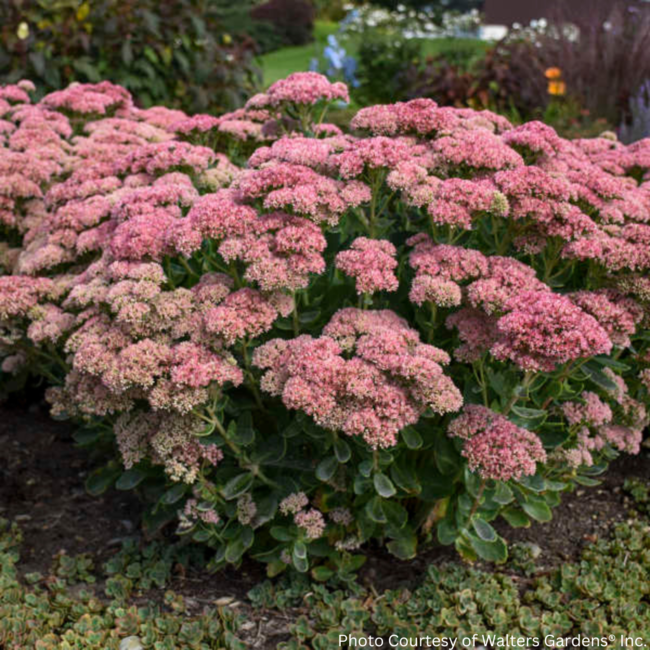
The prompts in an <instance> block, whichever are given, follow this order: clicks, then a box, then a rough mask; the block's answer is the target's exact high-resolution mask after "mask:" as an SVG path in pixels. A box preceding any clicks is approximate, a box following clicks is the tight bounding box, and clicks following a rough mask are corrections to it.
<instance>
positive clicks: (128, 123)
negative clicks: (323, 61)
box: [0, 73, 650, 579]
mask: <svg viewBox="0 0 650 650" xmlns="http://www.w3.org/2000/svg"><path fill="white" fill-rule="evenodd" d="M32 90H33V85H32V84H31V83H30V82H28V81H23V82H20V83H18V84H17V85H14V86H7V87H4V88H3V89H2V90H0V138H1V142H2V152H1V154H0V220H1V222H2V235H3V243H2V245H1V246H2V267H3V269H4V275H3V276H2V277H1V278H0V318H1V319H2V351H3V356H4V360H3V363H2V369H3V385H4V386H5V390H9V389H10V388H12V387H15V386H16V385H18V384H20V381H21V379H23V378H24V377H25V376H27V375H30V376H31V377H32V380H33V379H34V378H36V379H40V380H41V381H43V382H46V383H47V384H48V385H49V388H48V391H47V397H48V400H49V401H50V403H51V405H52V413H53V415H54V416H56V417H67V418H71V419H72V420H74V421H75V422H77V423H78V424H79V425H80V428H79V433H78V440H79V441H80V442H82V443H84V444H87V445H89V446H92V447H94V448H96V449H97V450H103V451H102V453H105V454H106V453H108V452H109V451H110V449H112V448H114V449H115V450H116V452H117V453H116V455H115V458H110V453H109V458H110V461H109V462H108V464H107V465H106V466H105V467H104V468H102V469H101V470H99V471H97V472H96V473H94V474H93V475H92V476H91V477H90V479H89V481H88V488H89V489H90V490H91V491H93V492H100V491H102V490H103V489H106V488H107V487H108V486H109V485H112V484H116V486H117V487H118V488H119V489H129V488H135V489H137V490H138V491H139V492H140V493H141V494H142V496H143V497H144V498H145V499H146V500H147V501H148V502H149V503H150V504H151V509H150V511H149V514H148V515H147V520H146V523H147V524H148V525H150V526H156V525H162V524H163V523H165V522H169V521H171V520H172V519H177V526H178V531H179V532H180V533H183V534H187V535H189V536H191V537H192V538H193V539H194V540H195V541H198V542H202V543H205V544H207V545H209V546H211V547H213V548H214V549H215V555H214V559H213V562H212V564H213V566H214V567H215V568H216V567H219V566H222V565H223V564H225V563H232V564H238V563H240V561H241V560H242V558H243V556H244V555H249V556H251V557H253V558H256V559H257V560H259V561H262V562H265V563H267V565H268V571H269V574H270V575H274V574H277V573H278V572H280V571H283V570H284V569H285V568H287V567H294V568H295V569H297V570H298V571H302V572H305V571H307V570H309V569H312V570H313V575H314V576H315V577H316V578H319V579H326V578H327V577H329V576H331V575H333V574H334V573H336V574H338V575H339V576H343V577H345V576H347V575H350V574H351V573H353V572H354V571H355V570H356V569H357V568H358V567H359V566H360V565H361V563H362V562H363V559H364V556H363V546H364V544H365V543H367V542H369V541H371V540H375V541H377V542H379V543H383V544H385V545H386V546H387V547H388V549H389V550H390V551H391V552H392V553H394V554H395V555H397V556H398V557H401V558H409V557H412V556H414V555H415V553H416V551H417V547H418V544H421V543H422V542H423V541H426V540H429V539H431V538H435V539H437V540H438V541H439V542H441V543H442V544H454V545H455V547H456V548H457V550H458V551H459V552H460V554H461V555H462V556H463V557H465V558H467V559H470V560H472V559H475V558H477V557H480V558H483V559H487V560H494V561H503V560H505V558H506V554H507V547H506V544H505V541H504V540H503V539H502V538H501V537H500V536H499V535H498V534H497V532H496V531H495V529H494V527H493V526H492V525H491V523H490V522H492V521H494V520H495V519H496V518H497V517H503V518H504V519H505V520H506V521H507V522H508V523H509V524H511V525H513V526H526V525H528V524H529V523H530V520H531V519H536V520H539V521H548V520H549V519H550V518H551V516H552V514H551V508H552V507H553V506H554V505H556V504H557V503H558V502H559V500H560V494H561V493H562V492H569V491H571V490H572V489H573V488H574V487H575V486H576V485H577V484H580V485H586V486H590V485H593V484H595V483H596V479H595V478H594V477H595V476H597V475H598V474H600V473H602V472H603V471H604V470H605V469H606V467H607V464H608V462H609V461H611V460H612V459H613V458H614V457H615V456H616V455H617V454H618V453H619V452H629V453H637V452H638V451H639V448H640V445H641V444H642V438H643V431H644V428H645V427H646V425H647V421H648V418H647V414H646V407H647V404H648V391H649V388H650V353H649V351H648V347H649V342H650V334H649V332H648V322H649V320H650V277H649V276H648V268H649V267H650V171H649V170H650V140H644V141H640V142H637V143H635V144H633V145H630V146H624V145H622V144H620V143H619V142H617V141H616V139H615V137H613V136H612V135H611V134H609V135H608V134H605V135H603V136H602V137H600V138H595V139H590V140H575V141H568V140H564V139H562V138H560V137H559V136H558V135H557V134H556V133H555V131H554V130H553V129H551V128H550V127H548V126H546V125H544V124H543V123H540V122H530V123H526V124H522V125H520V126H513V125H512V124H510V123H509V122H508V121H507V120H506V119H504V118H503V117H500V116H498V115H496V114H493V113H491V112H489V111H482V112H476V111H473V110H469V109H456V108H440V107H438V106H437V105H436V103H435V102H433V101H431V100H426V99H418V100H414V101H410V102H407V103H398V104H393V105H378V106H370V107H367V108H364V109H362V110H360V111H359V112H358V113H357V115H356V116H355V117H354V118H353V119H352V121H351V123H350V125H349V129H348V130H346V132H343V131H342V130H341V129H340V128H338V127H337V126H335V125H333V124H329V123H327V122H325V121H324V119H325V115H326V109H327V108H328V106H330V105H332V104H338V103H341V102H345V101H346V100H347V98H348V94H347V89H346V87H345V86H344V85H343V84H340V83H334V84H332V83H330V82H329V81H328V80H327V79H326V78H325V77H323V76H321V75H318V74H316V73H296V74H293V75H291V76H290V77H288V78H287V79H284V80H281V81H278V82H277V83H275V84H274V85H273V86H271V88H270V89H269V90H268V92H267V93H265V94H259V95H256V96H254V97H252V98H251V99H250V100H249V102H248V104H247V105H246V106H245V107H244V108H243V109H241V110H238V111H236V112H234V113H230V114H227V115H223V116H220V117H213V116H210V115H195V116H187V115H185V114H183V113H181V112H179V111H175V110H169V109H166V108H163V107H156V108H151V109H147V110H141V109H138V108H137V107H135V106H134V104H133V102H132V100H131V97H130V96H129V94H128V93H127V92H126V91H125V90H124V89H123V88H120V87H118V86H115V85H112V84H111V83H108V82H103V83H100V84H96V85H73V86H70V87H69V88H67V89H65V90H62V91H58V92H54V93H52V94H50V95H46V96H45V97H44V98H43V99H42V100H41V101H40V102H38V103H36V104H33V103H31V102H30V97H29V94H30V92H31V91H32Z"/></svg>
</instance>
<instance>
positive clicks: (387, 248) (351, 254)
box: [336, 237, 399, 293]
mask: <svg viewBox="0 0 650 650" xmlns="http://www.w3.org/2000/svg"><path fill="white" fill-rule="evenodd" d="M396 253H397V251H396V249H395V246H393V244H391V243H390V242H389V241H385V240H377V239H368V238H367V237H359V238H357V239H355V240H354V241H353V242H352V245H351V246H350V250H347V251H341V252H340V253H339V254H338V255H337V256H336V267H337V268H339V269H341V271H343V273H345V274H346V275H349V276H351V277H353V278H354V279H355V281H356V287H357V293H374V292H375V291H395V290H396V289H397V287H398V285H399V281H398V279H397V276H396V275H395V268H396V267H397V260H396V259H395V255H396Z"/></svg>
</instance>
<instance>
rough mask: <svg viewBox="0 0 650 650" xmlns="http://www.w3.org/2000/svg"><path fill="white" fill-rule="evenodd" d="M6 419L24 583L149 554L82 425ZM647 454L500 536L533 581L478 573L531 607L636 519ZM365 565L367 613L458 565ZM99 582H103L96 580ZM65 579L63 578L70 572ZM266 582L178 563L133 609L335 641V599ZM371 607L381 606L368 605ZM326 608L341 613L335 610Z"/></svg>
mask: <svg viewBox="0 0 650 650" xmlns="http://www.w3.org/2000/svg"><path fill="white" fill-rule="evenodd" d="M0 414H1V424H0V440H1V441H2V443H3V448H4V449H5V450H6V451H5V464H4V468H3V470H2V474H1V475H0V476H1V480H0V504H2V505H1V509H0V516H1V517H3V518H7V519H9V520H10V521H15V522H18V523H19V526H20V529H21V531H22V534H23V542H22V545H21V547H20V563H19V565H18V566H19V576H20V580H21V581H22V582H24V581H25V580H26V578H27V579H29V577H30V574H33V573H34V572H38V573H40V574H42V575H43V576H50V577H46V578H45V579H44V581H43V580H41V581H40V582H41V583H42V584H43V585H47V584H48V583H49V584H50V586H51V583H52V581H53V580H54V578H53V577H51V576H52V574H53V569H52V567H53V566H56V562H57V560H56V558H57V556H59V555H60V554H61V553H65V554H66V555H68V556H70V557H73V556H78V555H79V554H87V555H88V556H90V557H91V558H92V560H93V563H94V567H101V566H102V565H104V563H105V562H106V561H108V560H110V558H111V557H114V556H117V555H119V554H120V553H121V552H123V551H121V550H120V549H121V548H123V544H124V542H125V541H126V540H127V539H129V538H131V539H135V540H137V543H138V544H139V546H140V548H141V549H146V548H147V544H148V540H147V539H146V538H145V536H144V535H143V534H142V533H141V531H140V530H139V527H138V523H137V522H138V520H139V517H140V510H141V508H140V505H139V503H138V501H137V500H136V498H135V497H134V496H133V494H132V493H125V492H120V491H117V490H109V491H108V492H107V493H106V494H105V495H103V496H102V497H93V496H90V495H88V494H87V493H86V491H85V489H84V479H85V477H86V476H87V475H88V473H89V470H90V468H91V467H92V461H91V460H89V458H88V455H87V453H86V451H85V450H81V449H78V448H75V447H74V445H73V440H72V434H73V427H72V426H71V425H70V424H69V423H65V422H55V421H53V420H51V419H49V417H48V415H47V412H46V410H45V407H44V405H35V404H32V405H31V406H28V405H26V404H23V403H18V404H14V405H3V406H2V409H1V410H0ZM649 455H650V454H649V453H648V451H647V450H644V451H643V452H642V453H641V454H640V455H639V456H636V457H631V456H625V457H622V458H620V459H619V460H617V461H616V462H614V463H613V465H612V467H611V469H610V471H609V472H608V473H607V475H606V476H605V478H604V480H603V482H602V484H601V485H600V486H599V487H595V488H585V489H579V490H578V491H577V492H576V493H575V494H572V495H565V497H564V498H563V502H562V505H561V506H559V507H558V508H557V509H556V511H555V516H554V518H553V521H552V522H551V523H549V524H538V523H535V524H533V525H532V526H531V527H530V528H528V529H517V530H513V529H509V528H507V527H505V526H504V527H500V526H497V528H498V529H499V532H500V533H502V534H503V535H504V536H506V537H507V539H508V541H509V542H510V543H511V544H513V545H514V548H517V546H516V544H517V543H519V544H520V545H521V546H519V548H526V547H527V545H531V546H528V548H534V549H535V552H534V553H533V555H537V549H539V555H537V557H536V558H535V559H534V561H533V564H534V573H532V574H531V573H528V574H527V573H526V572H525V571H524V570H523V569H522V567H525V565H523V564H522V563H521V562H520V563H517V562H516V561H510V562H509V563H508V564H507V565H506V566H505V567H502V568H499V569H497V568H496V567H491V566H490V565H488V564H485V563H481V565H480V567H479V568H480V569H481V570H483V571H485V572H486V573H485V574H484V575H485V576H486V579H487V576H488V575H492V576H507V577H508V578H509V579H511V580H512V581H513V583H514V584H515V585H516V586H517V587H518V588H519V590H520V593H521V594H522V599H523V595H524V594H525V593H526V591H528V590H532V589H534V588H535V586H536V580H538V579H539V578H540V577H542V578H543V577H544V576H549V575H550V574H552V573H553V571H554V570H555V569H557V568H558V567H561V566H562V565H567V564H569V563H575V564H578V563H579V562H580V559H581V555H582V553H583V551H584V549H585V547H588V546H590V545H593V544H594V543H595V542H597V540H599V539H600V540H607V539H608V538H609V537H610V535H612V533H613V531H614V530H615V528H616V526H617V525H618V524H620V523H621V522H623V521H625V520H626V519H627V518H628V517H629V516H630V514H631V511H630V507H631V506H632V505H633V502H632V501H631V499H630V497H629V496H628V495H627V494H626V492H625V491H624V490H623V485H624V482H625V481H626V479H630V478H638V479H640V480H641V481H642V482H644V483H648V484H650V463H648V460H649V458H648V456H649ZM577 513H579V516H577ZM628 522H629V520H628ZM161 536H163V537H164V539H163V541H164V543H165V544H166V545H168V544H170V543H173V541H174V535H173V532H172V531H171V530H167V531H164V532H163V533H161ZM160 548H163V547H160ZM631 548H632V546H631ZM635 550H637V549H636V547H635ZM145 553H146V551H145ZM367 557H368V559H367V562H366V565H365V566H364V567H363V569H362V571H361V573H360V576H359V586H358V587H356V588H355V591H356V595H357V599H355V600H353V601H350V602H351V603H352V604H353V606H358V604H359V603H360V602H364V599H365V598H366V596H364V595H363V594H364V593H366V595H368V594H374V598H375V600H374V602H371V601H370V600H367V601H365V602H366V604H367V606H368V611H369V612H370V611H371V610H372V609H373V608H375V607H376V603H377V601H378V600H381V599H377V595H379V594H383V595H382V596H381V598H384V597H385V596H386V595H387V594H388V595H389V597H390V594H393V595H394V594H395V593H403V594H410V593H412V592H414V591H415V590H417V589H418V587H420V586H421V585H422V583H423V576H427V573H428V572H429V571H430V570H431V566H432V565H437V566H440V567H441V570H443V571H445V575H448V574H449V573H450V572H451V573H453V571H454V568H453V567H454V566H455V565H456V563H457V559H456V557H455V556H454V554H453V552H452V551H451V550H450V549H449V548H444V547H439V546H433V545H432V546H430V547H429V548H427V549H423V552H422V553H421V554H420V555H419V556H418V558H417V559H416V560H413V561H408V562H403V561H398V560H396V559H395V558H394V557H391V556H389V555H388V554H387V553H386V552H385V551H381V550H378V549H373V548H369V549H367ZM154 559H155V558H154ZM143 564H144V563H143ZM58 566H61V565H60V564H59V565H58ZM91 573H93V574H96V573H98V572H96V571H93V570H91ZM58 575H59V578H60V577H61V575H62V574H61V573H59V574H58ZM461 575H464V574H462V573H461ZM469 575H470V579H471V574H469ZM476 575H479V577H480V574H476ZM77 577H78V576H76V575H74V576H68V578H71V579H68V583H69V584H70V583H74V582H75V578H77ZM97 577H98V581H97V583H96V584H95V585H94V586H93V587H92V589H93V591H94V593H95V595H97V596H99V597H100V599H102V600H103V601H104V602H105V603H108V602H109V601H108V598H107V597H106V596H104V595H103V594H104V592H105V590H106V587H107V581H106V576H105V575H103V577H102V574H100V575H98V576H97ZM465 579H467V578H465ZM263 580H264V573H263V568H262V566H261V565H258V564H256V563H254V562H252V561H246V562H245V564H244V566H243V568H242V569H241V570H239V571H236V570H234V569H230V568H228V569H225V570H222V571H220V572H218V573H216V574H214V575H207V574H206V573H205V571H204V570H203V569H202V568H201V567H200V566H198V565H195V566H192V565H190V567H189V568H187V569H186V568H185V567H184V566H182V565H181V564H176V565H174V566H173V568H172V570H171V575H170V576H167V578H166V580H165V584H164V587H165V588H164V589H163V588H155V587H154V588H153V589H147V590H136V592H135V593H134V595H133V596H132V597H131V600H130V601H129V604H131V605H137V606H139V607H147V606H151V605H152V604H156V605H158V606H160V607H161V608H162V609H163V611H167V612H168V613H169V615H170V616H176V617H180V621H189V620H195V617H201V616H205V615H206V613H208V612H210V611H215V608H218V609H219V611H221V609H226V610H228V611H229V612H230V613H231V614H230V615H232V616H234V617H235V618H234V620H235V621H236V623H235V627H236V638H234V640H233V639H231V641H230V643H231V645H228V647H231V648H237V647H240V646H239V645H237V644H238V643H239V642H240V640H241V642H242V643H244V645H243V646H241V647H250V648H258V649H261V650H267V649H268V650H271V648H277V647H278V644H280V643H282V642H289V643H293V644H296V643H298V641H297V640H296V637H297V638H298V639H301V638H303V637H301V631H300V630H301V629H302V628H303V627H304V625H303V624H300V621H303V622H304V621H308V622H309V623H308V625H307V627H308V628H309V630H310V631H309V632H308V637H309V635H310V634H314V633H321V634H325V633H328V632H329V633H330V634H332V630H331V629H330V630H328V629H327V627H325V628H323V621H322V620H321V619H319V616H321V613H320V612H322V611H323V609H324V605H323V601H322V600H321V599H322V598H323V593H328V592H319V591H317V592H316V595H315V596H314V595H313V594H311V591H307V590H306V588H305V585H301V584H300V583H299V585H298V586H297V587H296V586H294V585H293V584H292V581H289V584H288V585H287V583H286V582H284V583H283V582H280V583H278V582H277V581H276V582H274V583H273V584H271V583H268V582H267V583H265V584H260V583H262V581H263ZM424 583H425V584H426V578H424ZM87 586H88V585H84V584H80V585H78V584H74V585H73V586H72V587H70V588H69V592H70V594H71V595H72V597H73V598H76V597H77V596H76V595H74V594H78V593H79V589H84V588H86V587H87ZM165 589H168V590H169V589H171V590H173V592H174V594H175V595H174V597H175V598H178V597H179V596H180V597H181V598H182V600H180V601H177V602H182V607H180V608H179V606H176V607H174V606H172V607H170V606H169V603H170V598H169V593H170V592H169V591H167V592H166V591H165ZM316 589H317V590H318V589H321V587H316ZM251 590H252V591H251ZM389 590H392V591H389ZM332 593H333V592H332ZM415 593H417V591H416V592H415ZM249 594H250V596H249ZM307 594H311V596H309V595H307ZM1 596H2V594H0V605H1V603H2V602H3V599H2V597H1ZM368 598H369V599H372V598H373V597H372V596H369V595H368ZM283 599H284V600H283ZM269 600H270V601H271V602H272V603H273V604H275V605H277V604H278V603H280V602H284V601H286V602H287V604H288V605H290V606H288V607H277V606H276V607H273V606H272V607H268V604H269ZM327 602H328V604H329V606H330V607H332V608H333V612H332V614H334V615H335V612H334V609H335V606H334V605H332V604H331V602H330V601H327ZM604 606H605V601H603V607H604ZM363 607H365V605H364V606H363ZM363 607H362V610H361V611H363ZM172 612H175V613H172ZM461 620H463V619H462V617H461ZM296 622H298V625H296ZM340 624H341V626H344V625H346V624H348V625H349V621H348V622H347V623H346V619H345V618H342V619H341V621H340ZM330 625H331V623H330ZM335 625H336V623H335ZM336 629H338V628H335V629H334V631H336ZM342 629H343V627H342ZM318 631H319V632H318ZM60 632H61V633H62V630H61V631H60ZM321 640H322V639H321ZM92 647H94V646H92ZM182 647H184V648H185V647H194V646H182ZM196 647H199V646H196ZM287 647H291V648H293V647H297V648H301V647H305V646H299V645H289V646H287ZM314 647H316V646H314Z"/></svg>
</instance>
